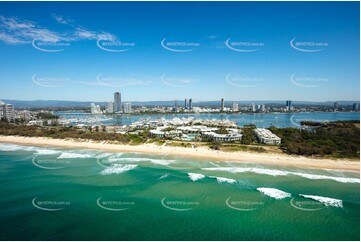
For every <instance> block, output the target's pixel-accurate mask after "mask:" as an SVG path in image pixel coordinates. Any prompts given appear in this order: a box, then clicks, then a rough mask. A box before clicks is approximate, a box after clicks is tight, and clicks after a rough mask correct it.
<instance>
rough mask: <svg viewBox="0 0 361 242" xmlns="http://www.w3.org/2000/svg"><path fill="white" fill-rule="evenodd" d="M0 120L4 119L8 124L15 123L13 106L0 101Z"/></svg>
mask: <svg viewBox="0 0 361 242" xmlns="http://www.w3.org/2000/svg"><path fill="white" fill-rule="evenodd" d="M0 119H6V120H7V121H8V122H14V121H15V112H14V106H13V105H12V104H7V103H4V102H1V101H0Z"/></svg>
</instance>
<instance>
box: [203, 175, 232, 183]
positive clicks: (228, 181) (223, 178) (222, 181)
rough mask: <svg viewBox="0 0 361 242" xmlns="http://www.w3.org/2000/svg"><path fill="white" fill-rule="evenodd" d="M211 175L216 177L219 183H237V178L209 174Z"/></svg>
mask: <svg viewBox="0 0 361 242" xmlns="http://www.w3.org/2000/svg"><path fill="white" fill-rule="evenodd" d="M209 177H210V178H216V179H217V182H218V183H229V184H234V183H237V181H236V180H234V179H230V178H225V177H218V176H209Z"/></svg>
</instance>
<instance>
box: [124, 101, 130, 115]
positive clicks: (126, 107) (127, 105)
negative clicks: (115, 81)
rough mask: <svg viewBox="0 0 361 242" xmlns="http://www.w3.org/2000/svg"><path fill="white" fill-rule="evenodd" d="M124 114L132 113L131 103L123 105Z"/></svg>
mask: <svg viewBox="0 0 361 242" xmlns="http://www.w3.org/2000/svg"><path fill="white" fill-rule="evenodd" d="M123 111H124V113H132V103H124V108H123Z"/></svg>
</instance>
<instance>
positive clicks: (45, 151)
mask: <svg viewBox="0 0 361 242" xmlns="http://www.w3.org/2000/svg"><path fill="white" fill-rule="evenodd" d="M60 152H61V151H59V150H51V149H38V150H36V154H38V155H54V154H59V153H60Z"/></svg>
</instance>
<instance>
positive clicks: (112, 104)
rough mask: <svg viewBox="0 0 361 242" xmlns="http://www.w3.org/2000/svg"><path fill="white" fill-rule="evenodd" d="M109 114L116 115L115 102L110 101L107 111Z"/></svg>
mask: <svg viewBox="0 0 361 242" xmlns="http://www.w3.org/2000/svg"><path fill="white" fill-rule="evenodd" d="M106 112H107V113H114V102H112V101H109V102H108V106H107V109H106Z"/></svg>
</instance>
